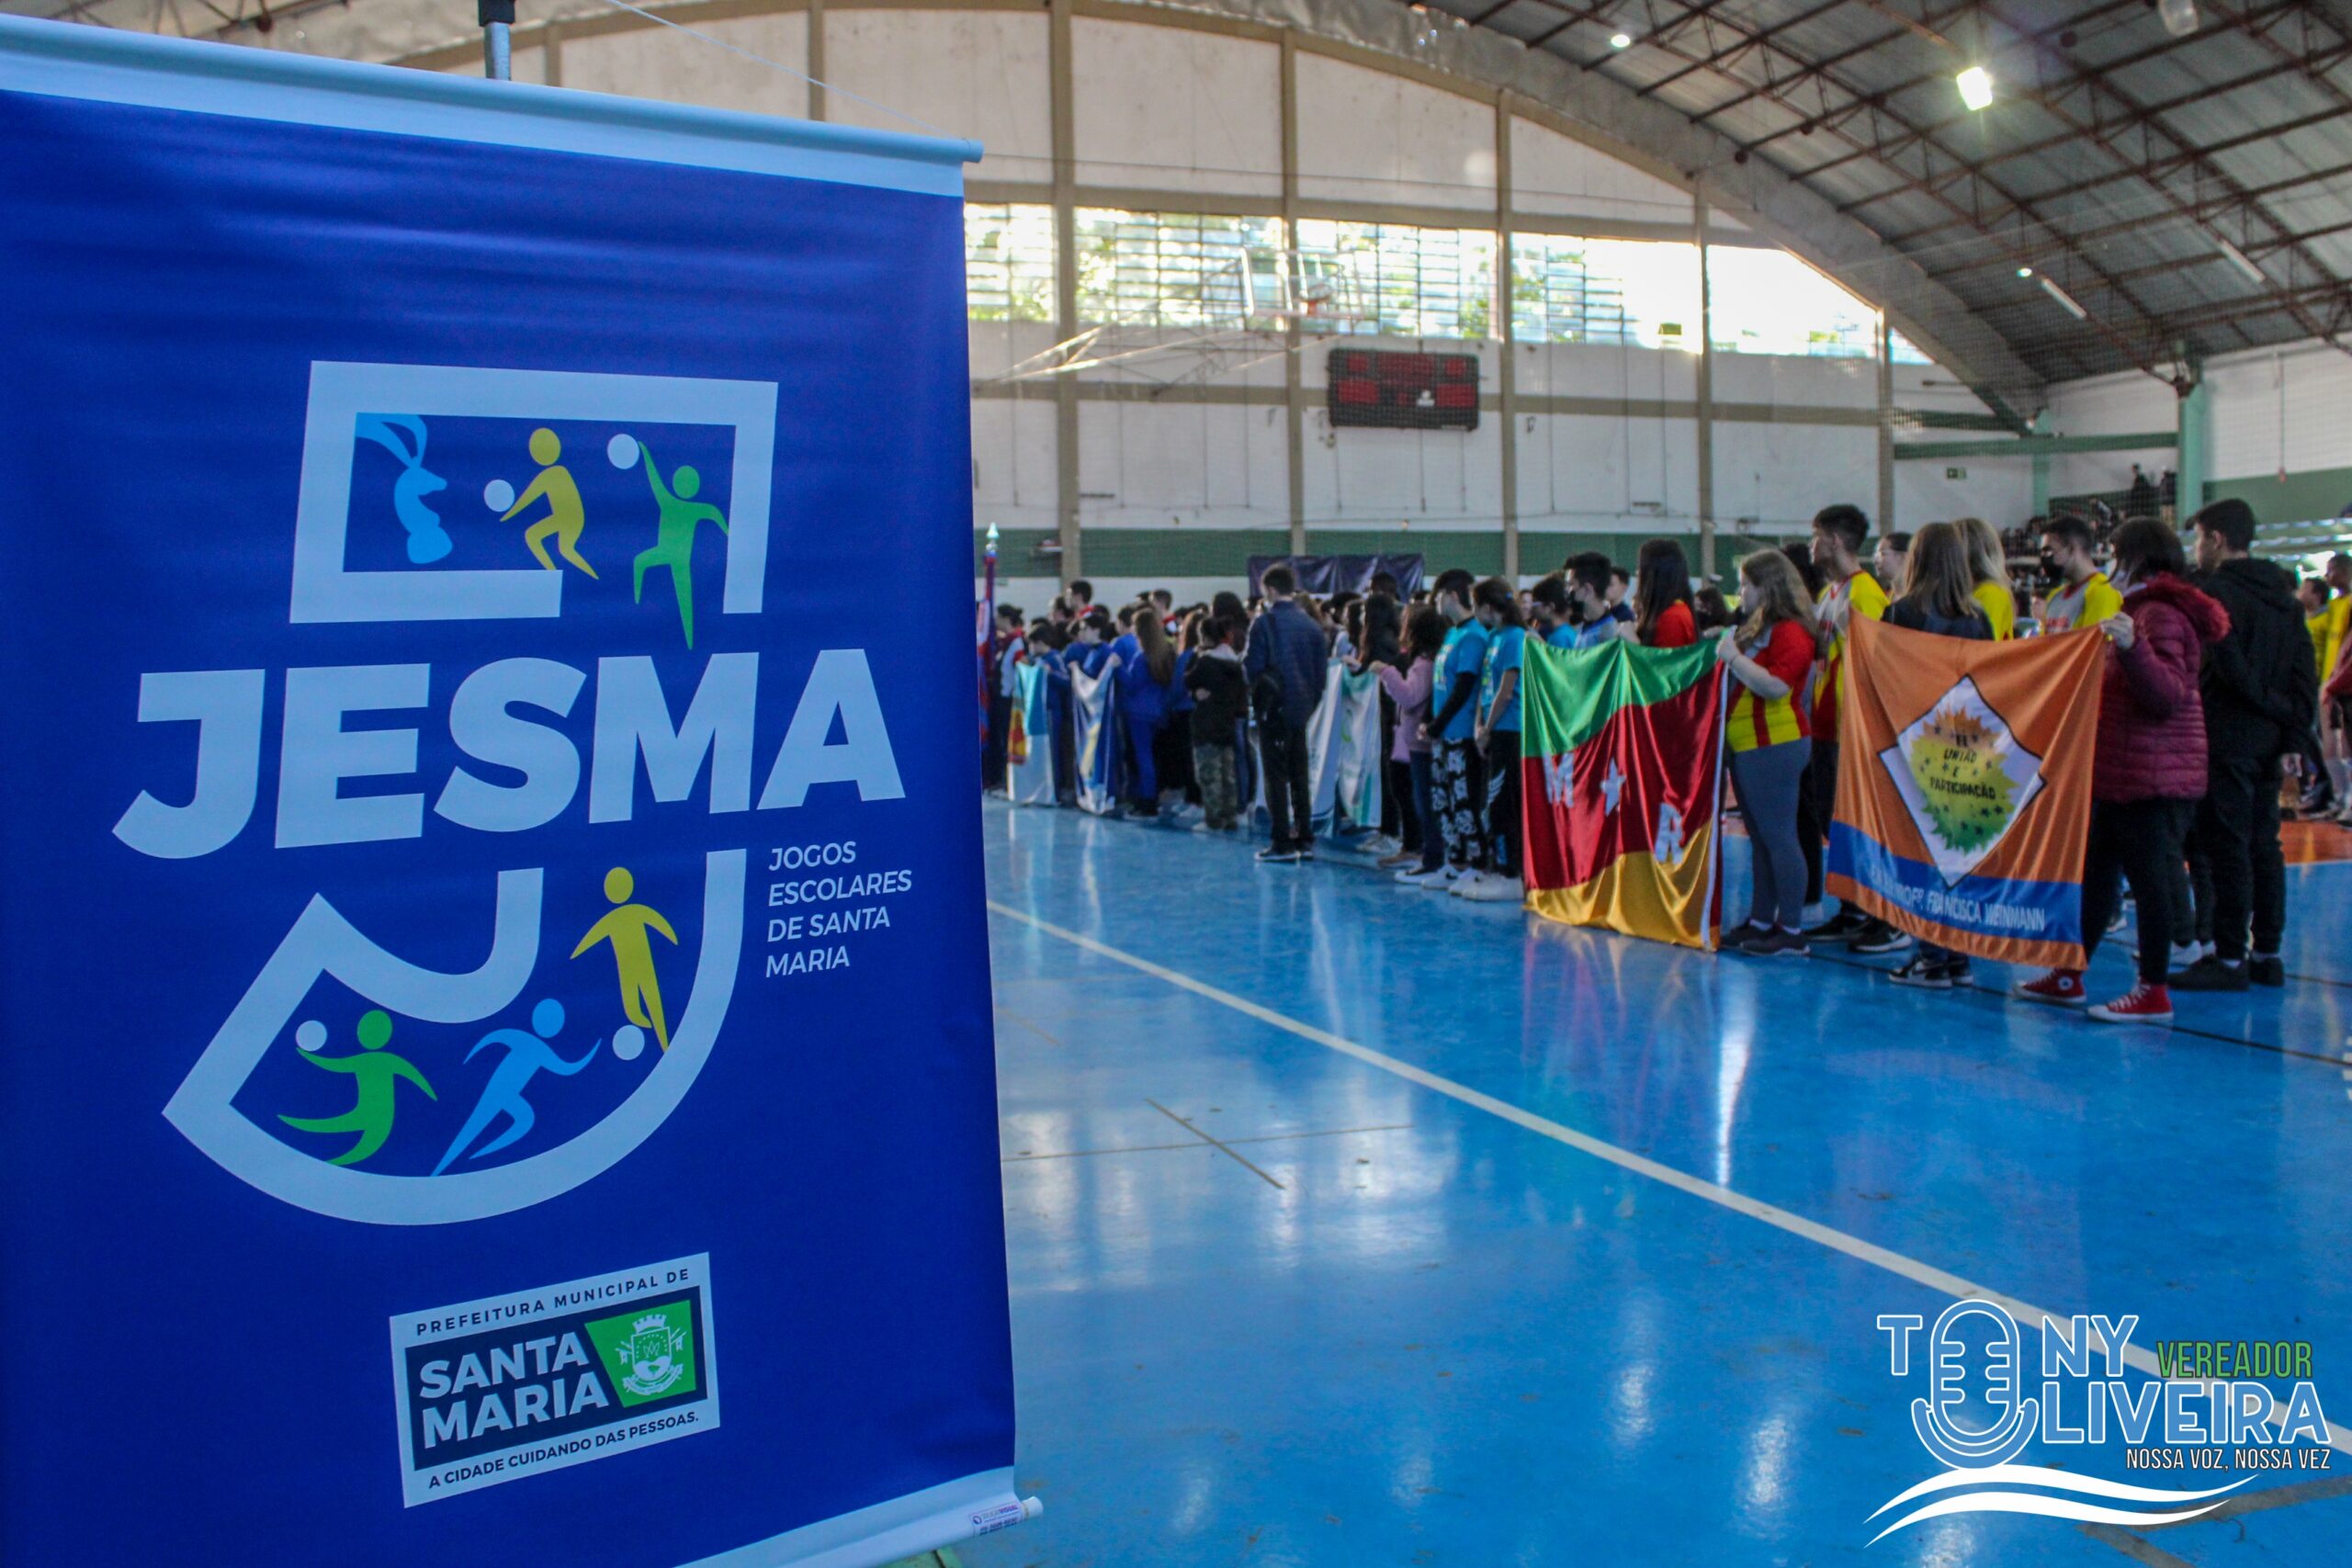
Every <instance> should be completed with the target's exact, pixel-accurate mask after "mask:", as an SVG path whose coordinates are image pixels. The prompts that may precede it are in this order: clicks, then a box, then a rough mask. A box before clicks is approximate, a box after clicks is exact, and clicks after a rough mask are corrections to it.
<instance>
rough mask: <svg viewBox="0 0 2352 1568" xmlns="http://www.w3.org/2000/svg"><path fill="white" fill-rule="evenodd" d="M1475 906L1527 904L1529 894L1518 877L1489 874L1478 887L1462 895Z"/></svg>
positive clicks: (1484, 875)
mask: <svg viewBox="0 0 2352 1568" xmlns="http://www.w3.org/2000/svg"><path fill="white" fill-rule="evenodd" d="M1462 896H1463V897H1464V898H1467V899H1469V900H1470V901H1471V902H1472V903H1474V904H1520V903H1524V902H1526V899H1527V893H1526V890H1525V889H1524V888H1522V887H1521V886H1520V884H1519V878H1518V877H1516V876H1503V875H1499V874H1497V873H1494V872H1491V871H1490V872H1487V873H1486V874H1483V875H1481V876H1480V877H1479V879H1478V883H1477V886H1474V887H1472V888H1470V889H1469V890H1468V891H1467V892H1465V893H1464V894H1463V895H1462Z"/></svg>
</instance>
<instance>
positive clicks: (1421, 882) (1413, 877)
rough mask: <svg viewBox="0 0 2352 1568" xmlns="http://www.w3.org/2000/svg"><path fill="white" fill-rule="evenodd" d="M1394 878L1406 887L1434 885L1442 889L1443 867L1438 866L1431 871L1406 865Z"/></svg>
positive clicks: (1443, 883) (1443, 881) (1443, 882)
mask: <svg viewBox="0 0 2352 1568" xmlns="http://www.w3.org/2000/svg"><path fill="white" fill-rule="evenodd" d="M1397 881H1399V882H1401V883H1403V884H1404V885H1405V886H1408V887H1435V888H1438V889H1440V890H1441V891H1442V890H1443V888H1444V886H1445V867H1443V866H1438V867H1437V868H1435V869H1434V870H1431V871H1423V870H1421V869H1420V868H1419V867H1418V866H1409V865H1408V866H1407V867H1406V868H1405V869H1404V870H1402V871H1400V872H1398V873H1397Z"/></svg>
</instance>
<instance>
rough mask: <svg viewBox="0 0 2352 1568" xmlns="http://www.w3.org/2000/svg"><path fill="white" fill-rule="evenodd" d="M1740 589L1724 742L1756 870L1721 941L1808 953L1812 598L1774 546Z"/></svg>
mask: <svg viewBox="0 0 2352 1568" xmlns="http://www.w3.org/2000/svg"><path fill="white" fill-rule="evenodd" d="M1739 585H1740V592H1739V601H1740V603H1741V604H1745V605H1747V607H1748V609H1747V619H1746V620H1745V621H1743V622H1741V623H1740V625H1739V626H1738V627H1737V628H1736V629H1727V630H1726V631H1724V633H1723V635H1722V641H1721V642H1720V643H1719V644H1718V645H1717V652H1718V654H1719V656H1720V657H1721V659H1722V660H1723V662H1724V665H1725V667H1726V668H1727V670H1728V671H1729V673H1730V675H1731V679H1732V699H1731V715H1730V716H1729V718H1728V719H1727V720H1726V721H1725V724H1724V744H1725V745H1726V746H1727V747H1728V748H1729V749H1730V750H1731V782H1732V787H1733V788H1734V789H1736V790H1737V791H1738V792H1739V810H1740V815H1741V816H1742V817H1743V818H1746V819H1747V841H1748V847H1749V849H1750V851H1751V852H1752V853H1751V855H1750V860H1751V862H1752V864H1753V866H1754V871H1753V874H1751V875H1750V877H1749V894H1748V903H1747V919H1746V920H1745V921H1744V922H1742V923H1741V924H1740V925H1738V926H1736V927H1734V928H1733V929H1732V930H1730V931H1725V932H1724V936H1723V943H1722V945H1723V946H1724V947H1725V948H1726V949H1737V950H1738V951H1739V952H1741V953H1747V954H1750V955H1751V956H1754V957H1758V958H1779V957H1798V958H1801V957H1803V956H1804V954H1805V953H1808V952H1810V951H1811V949H1810V948H1809V947H1808V946H1807V945H1806V942H1805V939H1804V930H1803V927H1804V849H1803V847H1802V846H1800V845H1799V843H1798V842H1797V802H1798V799H1799V797H1800V795H1802V793H1803V790H1804V773H1805V762H1806V760H1807V759H1808V758H1810V757H1811V756H1812V754H1813V742H1812V740H1811V739H1810V738H1809V729H1810V726H1809V725H1808V724H1807V722H1806V715H1805V701H1804V689H1805V678H1806V677H1807V676H1808V675H1810V674H1811V673H1812V672H1813V660H1814V605H1813V595H1812V594H1810V593H1807V592H1805V588H1804V578H1802V577H1800V576H1798V575H1797V569H1796V565H1795V563H1794V562H1792V561H1791V560H1790V559H1789V558H1788V557H1786V556H1784V555H1782V554H1781V552H1780V551H1778V550H1758V551H1757V552H1756V553H1755V554H1753V555H1751V556H1749V557H1747V558H1746V559H1744V560H1742V561H1741V562H1740V563H1739Z"/></svg>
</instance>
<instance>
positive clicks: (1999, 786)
mask: <svg viewBox="0 0 2352 1568" xmlns="http://www.w3.org/2000/svg"><path fill="white" fill-rule="evenodd" d="M1879 761H1880V763H1881V764H1882V765H1883V767H1884V768H1885V769H1886V772H1887V776H1888V777H1889V778H1890V779H1891V780H1892V781H1893V782H1894V790H1895V793H1896V794H1897V795H1900V796H1901V797H1902V800H1903V805H1904V807H1905V810H1907V811H1908V812H1909V813H1910V815H1911V821H1912V824H1913V826H1915V827H1917V829H1919V837H1920V838H1921V839H1922V840H1924V841H1925V842H1926V844H1927V846H1928V854H1929V856H1930V857H1931V858H1932V859H1933V860H1934V861H1935V865H1936V870H1937V871H1938V872H1939V873H1940V874H1942V876H1943V879H1944V885H1945V886H1948V887H1949V886H1953V885H1955V884H1957V883H1958V882H1960V880H1961V879H1962V878H1963V877H1965V876H1967V875H1968V874H1969V873H1971V872H1973V871H1974V870H1975V869H1976V868H1977V867H1978V866H1979V865H1981V864H1983V863H1984V861H1985V856H1987V855H1989V854H1991V853H1992V852H1993V851H1994V848H1995V847H1996V845H1998V844H1999V843H2000V841H2001V840H2002V839H2003V838H2004V837H2006V836H2007V833H2008V831H2009V829H2011V828H2012V827H2014V826H2016V824H2017V820H2018V817H2019V815H2021V814H2022V813H2023V812H2024V810H2025V808H2026V807H2027V805H2028V804H2029V803H2030V802H2031V801H2032V799H2033V797H2034V796H2035V795H2039V794H2041V758H2040V757H2038V756H2036V755H2035V754H2034V753H2032V752H2031V751H2029V750H2026V749H2025V747H2024V745H2023V744H2022V743H2021V742H2020V741H2019V740H2018V738H2017V736H2016V735H2015V734H2014V733H2013V732H2012V731H2011V730H2010V728H2009V725H2008V721H2007V719H2005V718H2003V717H2002V716H2000V714H1999V713H1997V712H1996V711H1995V709H1994V707H1993V705H1991V704H1990V703H1988V702H1986V701H1985V696H1984V694H1983V693H1981V692H1979V691H1978V690H1977V689H1976V682H1974V681H1973V680H1972V679H1970V678H1968V677H1965V676H1963V677H1962V679H1961V680H1960V682H1958V683H1957V684H1955V685H1954V686H1953V687H1952V688H1951V690H1950V691H1948V692H1946V693H1945V694H1943V695H1942V696H1940V697H1938V698H1937V699H1936V700H1935V702H1934V703H1933V704H1932V705H1930V706H1929V707H1928V711H1927V712H1926V713H1924V714H1922V715H1920V716H1919V717H1917V719H1914V720H1913V721H1912V722H1911V724H1910V725H1909V726H1908V727H1907V728H1905V729H1904V730H1902V731H1901V732H1900V733H1899V734H1897V735H1896V736H1895V738H1894V745H1892V746H1890V747H1888V748H1887V749H1886V750H1883V751H1882V752H1880V753H1879Z"/></svg>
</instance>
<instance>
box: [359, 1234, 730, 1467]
mask: <svg viewBox="0 0 2352 1568" xmlns="http://www.w3.org/2000/svg"><path fill="white" fill-rule="evenodd" d="M715 1334H716V1330H715V1328H714V1326H713V1324H712V1321H711V1306H710V1259H709V1258H707V1257H704V1256H696V1257H694V1258H673V1259H672V1260H671V1261H669V1262H667V1263H653V1264H648V1265H647V1266H645V1267H644V1268H642V1269H621V1270H619V1271H617V1272H616V1273H611V1274H598V1275H594V1276H591V1277H590V1278H588V1279H585V1280H571V1281H569V1282H567V1283H564V1284H560V1285H548V1286H545V1287H543V1288H541V1289H538V1290H531V1291H518V1292H514V1293H512V1294H510V1295H503V1296H489V1297H485V1298H483V1299H482V1300H481V1301H474V1302H464V1303H459V1304H458V1305H456V1306H447V1307H434V1308H431V1309H429V1310H427V1311H424V1312H414V1313H404V1314H401V1316H399V1317H396V1318H394V1319H392V1382H393V1387H394V1389H395V1391H396V1392H397V1394H398V1404H397V1406H396V1408H397V1409H398V1410H399V1412H400V1454H401V1496H402V1497H403V1499H405V1501H406V1502H407V1503H408V1504H409V1505H411V1506H414V1505H415V1504H418V1503H430V1502H435V1501H437V1500H438V1499H440V1498H443V1497H454V1496H456V1495H458V1494H459V1493H461V1492H471V1491H474V1490H476V1489H477V1488H479V1487H483V1486H494V1485H496V1484H498V1483H500V1482H503V1481H515V1480H518V1479H520V1478H521V1477H523V1476H526V1475H533V1474H537V1473H538V1472H542V1471H549V1470H561V1469H563V1468H565V1467H566V1466H569V1465H575V1464H583V1463H586V1462H587V1461H590V1460H598V1459H609V1458H611V1457H612V1456H614V1455H616V1454H623V1453H628V1451H630V1450H633V1449H641V1448H646V1447H649V1446H650V1445H652V1444H654V1443H665V1442H668V1441H670V1440H671V1439H672V1438H687V1437H692V1436H694V1435H695V1433H697V1432H707V1431H710V1430H712V1429H714V1428H715V1427H718V1349H717V1348H716V1344H715Z"/></svg>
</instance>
